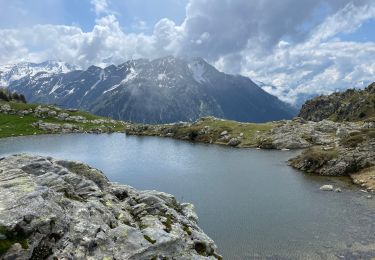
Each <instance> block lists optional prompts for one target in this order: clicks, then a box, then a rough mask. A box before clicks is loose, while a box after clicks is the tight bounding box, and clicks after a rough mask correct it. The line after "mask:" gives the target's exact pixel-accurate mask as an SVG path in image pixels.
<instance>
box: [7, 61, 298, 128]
mask: <svg viewBox="0 0 375 260" xmlns="http://www.w3.org/2000/svg"><path fill="white" fill-rule="evenodd" d="M9 88H10V89H11V90H14V91H19V92H22V93H25V96H26V98H27V99H28V100H30V101H31V102H39V103H52V104H56V103H57V104H59V105H63V106H67V107H75V108H80V109H84V110H87V111H90V112H92V113H94V114H97V115H100V116H109V117H112V118H114V119H121V120H127V121H133V122H140V123H171V122H177V121H195V120H196V119H198V118H200V117H203V116H216V117H222V118H226V119H232V120H237V121H253V122H265V121H272V120H280V119H288V118H291V117H292V116H293V115H294V114H295V112H296V111H295V110H294V109H293V108H292V107H291V106H289V105H287V104H286V103H283V102H282V101H280V100H279V99H278V98H277V97H274V96H272V95H270V94H268V93H267V92H266V91H264V90H262V89H261V88H260V87H258V86H257V85H256V84H255V83H254V82H253V81H251V79H249V78H246V77H243V76H240V75H230V74H225V73H223V72H220V71H218V70H217V69H216V68H215V67H213V66H212V65H210V64H208V63H207V62H206V61H205V60H203V59H202V58H191V59H188V60H186V59H182V58H175V57H172V56H168V57H165V58H159V59H154V60H146V59H138V60H129V61H126V62H124V63H122V64H119V65H117V66H116V65H110V66H107V67H105V68H101V67H97V66H90V67H89V68H88V69H87V70H72V71H69V72H67V73H53V74H47V75H46V74H35V75H31V76H28V77H24V78H21V79H18V80H15V81H12V82H11V83H10V85H9Z"/></svg>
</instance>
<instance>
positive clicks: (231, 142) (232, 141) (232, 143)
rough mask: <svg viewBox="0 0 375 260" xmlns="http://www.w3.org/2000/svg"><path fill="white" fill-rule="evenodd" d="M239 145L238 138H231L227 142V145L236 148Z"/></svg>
mask: <svg viewBox="0 0 375 260" xmlns="http://www.w3.org/2000/svg"><path fill="white" fill-rule="evenodd" d="M240 143H241V141H240V140H239V139H238V138H232V139H230V140H229V142H228V145H229V146H232V147H235V146H238V145H239V144H240Z"/></svg>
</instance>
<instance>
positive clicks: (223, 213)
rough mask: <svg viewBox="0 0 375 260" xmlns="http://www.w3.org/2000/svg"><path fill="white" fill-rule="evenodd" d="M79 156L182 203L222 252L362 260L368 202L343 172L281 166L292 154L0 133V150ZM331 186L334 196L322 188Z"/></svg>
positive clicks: (372, 228)
mask: <svg viewBox="0 0 375 260" xmlns="http://www.w3.org/2000/svg"><path fill="white" fill-rule="evenodd" d="M20 152H28V153H33V154H39V155H49V156H52V157H56V158H62V159H73V160H80V161H83V162H85V163H88V164H89V165H91V166H94V167H96V168H99V169H100V170H102V171H103V172H104V173H106V175H107V176H108V178H109V179H110V180H111V181H117V182H121V183H125V184H129V185H131V186H134V187H135V188H137V189H155V190H160V191H164V192H168V193H171V194H173V195H175V196H176V198H177V199H178V200H180V201H187V202H192V203H193V204H195V206H196V210H197V212H198V215H199V225H200V226H201V227H202V228H203V230H204V231H205V232H206V233H207V234H208V235H209V236H210V237H212V238H213V239H214V240H215V242H216V244H217V245H218V247H219V251H220V253H221V254H222V255H223V256H224V258H225V259H254V258H255V259H306V258H308V259H336V258H339V257H341V258H342V257H343V258H345V259H369V258H371V256H372V257H374V256H375V248H374V244H375V223H374V221H373V220H374V219H375V218H374V217H375V205H374V204H375V199H372V200H367V199H366V198H365V197H364V196H365V194H363V193H361V192H359V189H358V188H357V187H355V186H353V185H351V184H350V182H349V181H348V180H347V179H345V178H325V177H314V176H307V175H305V174H302V173H300V172H297V171H295V170H293V169H292V168H290V167H289V166H287V164H286V161H287V160H288V158H290V157H292V156H294V155H296V153H297V152H293V151H287V152H285V151H284V152H281V151H263V150H254V149H231V148H227V147H220V146H215V145H202V144H190V143H187V142H182V141H176V140H172V139H165V138H154V137H126V136H124V135H123V134H112V135H82V134H80V135H53V136H52V135H46V136H31V137H21V138H8V139H1V140H0V155H1V156H4V155H9V154H13V153H20ZM323 184H334V185H335V186H337V187H340V188H341V189H342V190H343V192H342V193H334V192H322V191H320V190H319V187H320V186H321V185H323Z"/></svg>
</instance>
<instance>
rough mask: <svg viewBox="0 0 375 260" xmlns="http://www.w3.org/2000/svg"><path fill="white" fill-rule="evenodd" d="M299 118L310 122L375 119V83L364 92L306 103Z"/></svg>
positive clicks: (348, 93)
mask: <svg viewBox="0 0 375 260" xmlns="http://www.w3.org/2000/svg"><path fill="white" fill-rule="evenodd" d="M298 116H299V117H302V118H304V119H306V120H310V121H321V120H323V119H330V120H333V121H362V120H366V119H374V118H375V83H372V84H371V85H369V86H368V87H367V88H365V89H364V90H356V89H349V90H347V91H345V92H339V93H333V94H331V95H328V96H318V97H315V98H313V99H311V100H308V101H306V102H305V104H304V105H303V106H302V108H301V110H300V112H299V115H298Z"/></svg>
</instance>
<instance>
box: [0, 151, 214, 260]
mask: <svg viewBox="0 0 375 260" xmlns="http://www.w3.org/2000/svg"><path fill="white" fill-rule="evenodd" d="M0 202H1V204H0V258H1V259H47V258H48V259H134V260H136V259H137V260H138V259H186V260H188V259H221V256H220V255H218V254H217V252H216V245H215V244H214V242H213V241H212V240H211V239H210V238H209V237H208V236H207V235H206V234H205V233H204V232H203V231H202V230H201V229H200V228H199V227H198V225H197V221H198V218H197V215H196V213H195V212H194V207H193V205H192V204H189V203H179V202H177V201H176V199H175V198H174V197H173V196H172V195H169V194H166V193H163V192H157V191H137V190H135V189H134V188H132V187H130V186H127V185H120V184H117V183H111V182H109V181H108V179H107V178H106V176H105V175H104V174H103V173H102V172H100V171H99V170H97V169H94V168H91V167H89V166H87V165H85V164H82V163H80V162H73V161H63V160H55V159H52V158H50V157H39V156H30V155H26V154H21V155H14V156H9V157H7V158H1V159H0Z"/></svg>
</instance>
